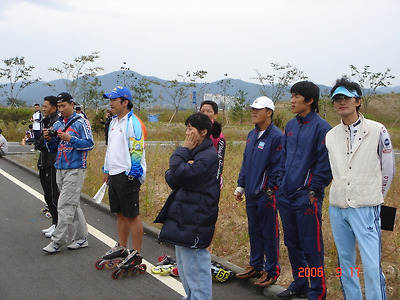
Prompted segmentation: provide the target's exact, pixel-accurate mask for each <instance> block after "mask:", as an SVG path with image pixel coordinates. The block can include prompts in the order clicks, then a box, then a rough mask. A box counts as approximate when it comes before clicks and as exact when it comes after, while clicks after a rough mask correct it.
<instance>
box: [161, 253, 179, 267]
mask: <svg viewBox="0 0 400 300" xmlns="http://www.w3.org/2000/svg"><path fill="white" fill-rule="evenodd" d="M173 264H175V260H174V259H173V258H172V257H171V256H169V255H164V256H160V257H159V258H158V263H156V266H161V265H173Z"/></svg>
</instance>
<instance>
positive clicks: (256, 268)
mask: <svg viewBox="0 0 400 300" xmlns="http://www.w3.org/2000/svg"><path fill="white" fill-rule="evenodd" d="M250 108H251V109H252V112H251V118H252V122H253V123H254V124H255V128H254V129H253V130H252V131H250V133H249V135H248V136H247V143H246V148H245V151H244V154H243V162H242V168H241V170H240V173H239V179H238V187H237V188H236V191H235V196H236V200H238V201H241V200H242V195H243V193H244V194H245V196H246V211H247V218H248V230H249V236H250V248H251V250H250V263H249V267H247V268H246V269H245V271H244V272H242V273H239V274H236V278H238V279H247V278H250V277H258V276H259V277H260V279H259V280H258V281H257V282H255V285H257V286H262V287H265V286H269V285H271V284H274V283H275V282H276V280H277V278H278V277H279V275H280V267H279V263H278V259H279V223H278V214H277V208H276V199H275V195H274V194H275V191H276V190H277V185H278V179H279V162H280V160H281V154H282V149H283V142H284V136H283V133H282V131H281V130H280V129H279V128H277V127H276V126H275V125H274V124H273V123H272V115H273V112H274V108H275V107H274V103H273V102H272V100H271V99H269V98H268V97H259V98H257V99H256V100H254V102H253V104H252V105H250Z"/></svg>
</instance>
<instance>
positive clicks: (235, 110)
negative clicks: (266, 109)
mask: <svg viewBox="0 0 400 300" xmlns="http://www.w3.org/2000/svg"><path fill="white" fill-rule="evenodd" d="M247 94H248V93H246V92H245V91H243V90H239V91H238V93H237V95H236V97H235V100H234V101H233V107H232V114H233V117H234V118H236V119H239V124H240V125H242V121H243V117H244V116H245V115H246V111H245V108H246V105H247V101H246V95H247Z"/></svg>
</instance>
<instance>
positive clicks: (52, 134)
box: [47, 129, 57, 137]
mask: <svg viewBox="0 0 400 300" xmlns="http://www.w3.org/2000/svg"><path fill="white" fill-rule="evenodd" d="M47 135H48V136H49V137H55V136H57V130H56V129H47Z"/></svg>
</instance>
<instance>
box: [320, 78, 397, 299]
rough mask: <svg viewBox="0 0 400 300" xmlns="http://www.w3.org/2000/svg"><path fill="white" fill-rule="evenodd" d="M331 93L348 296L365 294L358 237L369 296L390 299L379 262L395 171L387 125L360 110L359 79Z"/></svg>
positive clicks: (335, 216)
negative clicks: (384, 207) (384, 209)
mask: <svg viewBox="0 0 400 300" xmlns="http://www.w3.org/2000/svg"><path fill="white" fill-rule="evenodd" d="M331 96H332V101H333V106H334V108H335V110H336V112H337V113H338V115H339V116H340V117H341V123H340V124H339V125H337V126H336V127H334V128H332V129H331V130H330V131H329V132H328V133H327V135H326V147H327V148H328V154H329V162H330V166H331V169H332V175H333V181H332V185H331V188H330V195H329V201H330V206H329V215H330V220H331V228H332V233H333V237H334V239H335V244H336V248H337V251H338V256H339V267H340V270H341V277H340V280H341V283H342V290H343V294H344V298H345V299H355V300H357V299H363V297H362V292H361V288H360V282H359V279H358V274H357V273H358V272H357V269H358V270H359V269H360V268H359V266H357V265H356V240H357V244H358V246H359V250H360V255H361V260H362V266H363V269H362V270H363V273H364V280H365V297H366V299H386V286H385V277H384V275H383V272H382V268H381V262H380V260H381V226H380V225H381V219H380V209H381V204H382V203H383V199H384V197H385V196H386V194H387V192H388V190H389V187H390V183H391V181H392V179H393V176H394V172H395V160H394V153H393V148H392V143H391V141H390V137H389V133H388V131H387V129H386V128H385V127H384V126H383V125H382V124H380V123H378V122H375V121H372V120H368V119H365V118H364V117H363V115H362V114H361V113H359V109H360V106H361V88H360V86H359V85H358V84H357V83H355V82H351V81H349V80H348V79H347V78H345V77H344V78H341V79H338V80H337V81H336V84H335V86H334V87H333V88H332V90H331ZM352 271H353V272H352Z"/></svg>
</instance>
